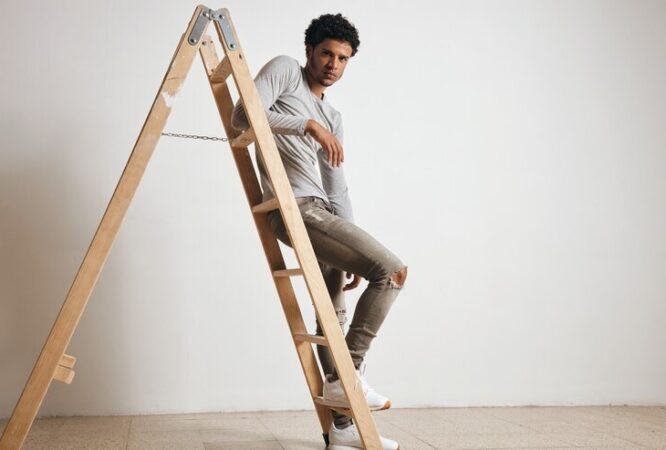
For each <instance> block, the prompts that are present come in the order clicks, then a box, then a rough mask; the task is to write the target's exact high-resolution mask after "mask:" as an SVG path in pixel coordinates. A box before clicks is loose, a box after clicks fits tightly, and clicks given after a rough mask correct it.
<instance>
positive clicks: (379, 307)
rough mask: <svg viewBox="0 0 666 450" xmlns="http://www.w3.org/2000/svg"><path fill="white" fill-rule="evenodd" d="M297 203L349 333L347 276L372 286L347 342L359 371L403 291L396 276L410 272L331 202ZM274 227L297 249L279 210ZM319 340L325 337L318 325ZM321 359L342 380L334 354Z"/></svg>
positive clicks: (324, 351)
mask: <svg viewBox="0 0 666 450" xmlns="http://www.w3.org/2000/svg"><path fill="white" fill-rule="evenodd" d="M296 203H297V204H298V208H299V210H300V211H301V216H302V217H303V222H304V223H305V228H306V230H307V232H308V236H309V238H310V241H311V242H312V247H313V249H314V253H315V256H316V257H317V260H318V261H319V266H320V268H321V270H322V275H323V276H324V281H325V282H326V287H327V288H328V292H329V294H330V296H331V300H332V302H333V307H334V308H335V312H336V314H337V316H338V321H339V323H340V326H341V327H342V329H343V333H344V324H345V323H346V321H347V308H346V304H345V297H344V292H343V290H342V288H343V287H344V284H345V272H351V273H354V274H356V275H359V276H361V277H363V278H365V279H366V280H368V286H367V288H366V289H365V291H363V293H362V294H361V296H360V298H359V300H358V304H357V305H356V309H355V310H354V317H353V318H352V321H351V324H350V325H349V331H348V332H347V334H346V336H345V341H346V343H347V347H348V348H349V352H350V353H351V357H352V360H353V361H354V366H355V367H356V368H357V369H358V368H359V366H360V365H361V362H363V359H364V357H365V354H366V352H367V351H368V349H369V348H370V343H371V341H372V339H374V338H375V337H376V336H377V331H378V330H379V327H380V326H381V325H382V323H383V322H384V319H385V318H386V315H387V314H388V312H389V309H390V308H391V305H392V304H393V302H394V300H395V298H396V297H397V296H398V294H399V292H400V289H401V288H402V285H401V284H398V283H397V282H396V281H395V280H394V279H393V278H392V276H393V275H394V274H395V273H396V272H400V271H401V270H402V269H405V275H406V266H405V264H403V262H402V261H401V260H400V259H399V258H398V257H397V256H396V255H394V254H393V253H392V252H391V251H389V250H388V249H387V248H386V247H384V246H383V245H382V244H380V243H379V242H378V241H377V240H376V239H375V238H374V237H372V236H371V235H370V234H368V233H367V232H366V231H364V230H362V229H361V228H359V227H358V226H356V225H354V224H353V223H351V222H349V221H347V220H345V219H342V218H341V217H338V216H336V215H334V214H333V209H332V208H331V206H330V205H329V203H328V202H327V201H325V200H323V199H321V198H319V197H297V198H296ZM268 224H269V226H270V228H271V230H273V233H275V236H276V237H277V238H278V239H279V240H280V241H282V242H283V243H285V244H286V245H288V246H290V247H291V246H292V245H291V241H290V240H289V236H288V235H287V232H286V230H285V227H284V222H283V220H282V216H281V214H280V212H279V210H275V211H271V212H270V213H269V214H268ZM403 282H404V278H403ZM317 334H318V335H320V336H321V335H323V333H322V330H321V325H320V324H319V320H318V319H317ZM317 354H318V356H319V361H320V362H321V366H322V369H323V371H324V374H331V375H332V377H333V378H334V379H335V378H337V374H336V371H335V365H334V364H333V359H332V357H331V355H330V353H329V351H328V348H327V347H324V346H321V345H317Z"/></svg>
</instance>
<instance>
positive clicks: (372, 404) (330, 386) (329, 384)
mask: <svg viewBox="0 0 666 450" xmlns="http://www.w3.org/2000/svg"><path fill="white" fill-rule="evenodd" d="M356 377H357V379H358V383H359V384H360V385H361V388H362V389H363V394H364V395H365V400H366V401H367V402H368V407H369V408H370V411H380V410H382V409H388V408H390V407H391V400H389V399H388V398H387V397H385V396H383V395H381V394H378V393H377V392H376V391H375V390H374V389H373V388H372V387H371V386H370V385H369V384H368V381H367V380H366V379H365V361H363V362H362V363H361V366H360V367H359V368H358V369H357V370H356ZM323 397H324V400H326V402H328V403H330V404H331V405H332V406H339V407H342V408H346V407H348V405H349V402H348V401H347V397H346V396H345V391H344V388H343V387H342V381H340V379H339V378H338V379H337V380H335V381H330V378H329V375H326V380H325V381H324V394H323Z"/></svg>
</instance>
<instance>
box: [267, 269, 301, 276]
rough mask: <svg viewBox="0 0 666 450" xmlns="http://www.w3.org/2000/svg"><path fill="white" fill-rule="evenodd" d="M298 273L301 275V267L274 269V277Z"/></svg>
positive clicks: (296, 274)
mask: <svg viewBox="0 0 666 450" xmlns="http://www.w3.org/2000/svg"><path fill="white" fill-rule="evenodd" d="M298 275H303V269H284V270H274V271H273V276H274V277H295V276H298Z"/></svg>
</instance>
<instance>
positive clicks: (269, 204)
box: [252, 197, 280, 214]
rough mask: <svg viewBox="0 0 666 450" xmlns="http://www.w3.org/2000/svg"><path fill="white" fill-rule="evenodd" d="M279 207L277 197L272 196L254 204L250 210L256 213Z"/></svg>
mask: <svg viewBox="0 0 666 450" xmlns="http://www.w3.org/2000/svg"><path fill="white" fill-rule="evenodd" d="M279 207H280V205H279V204H278V202H277V198H275V197H273V198H272V199H270V200H266V201H265V202H262V203H259V204H257V205H254V206H253V207H252V212H253V213H257V214H259V213H266V212H269V211H273V210H274V209H278V208H279Z"/></svg>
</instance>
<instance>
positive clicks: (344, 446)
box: [327, 445, 400, 450]
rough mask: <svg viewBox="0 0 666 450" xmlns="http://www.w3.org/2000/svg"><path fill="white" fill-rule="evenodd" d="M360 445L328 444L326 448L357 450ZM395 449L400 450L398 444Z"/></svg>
mask: <svg viewBox="0 0 666 450" xmlns="http://www.w3.org/2000/svg"><path fill="white" fill-rule="evenodd" d="M359 448H361V447H349V446H348V445H329V446H328V448H327V450H358V449H359ZM397 450H400V446H398V448H397Z"/></svg>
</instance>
